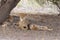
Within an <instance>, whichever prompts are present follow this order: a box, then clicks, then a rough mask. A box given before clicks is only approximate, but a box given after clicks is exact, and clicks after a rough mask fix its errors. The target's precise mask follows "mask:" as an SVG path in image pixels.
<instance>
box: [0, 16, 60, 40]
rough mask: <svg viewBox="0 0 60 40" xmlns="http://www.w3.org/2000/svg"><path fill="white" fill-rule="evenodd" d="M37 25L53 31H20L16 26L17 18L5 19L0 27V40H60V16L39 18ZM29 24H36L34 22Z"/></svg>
mask: <svg viewBox="0 0 60 40" xmlns="http://www.w3.org/2000/svg"><path fill="white" fill-rule="evenodd" d="M11 20H12V21H11ZM39 20H40V21H38V22H37V23H38V24H39V25H41V26H46V25H47V26H48V28H52V29H53V30H51V31H48V30H43V31H42V30H39V31H37V30H25V31H23V30H21V29H19V26H18V25H17V24H16V21H19V17H17V18H16V17H13V19H10V20H9V19H6V21H5V22H3V24H1V25H0V40H60V15H57V16H49V15H47V16H40V17H39ZM31 22H34V23H36V22H35V21H34V20H32V21H31Z"/></svg>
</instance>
